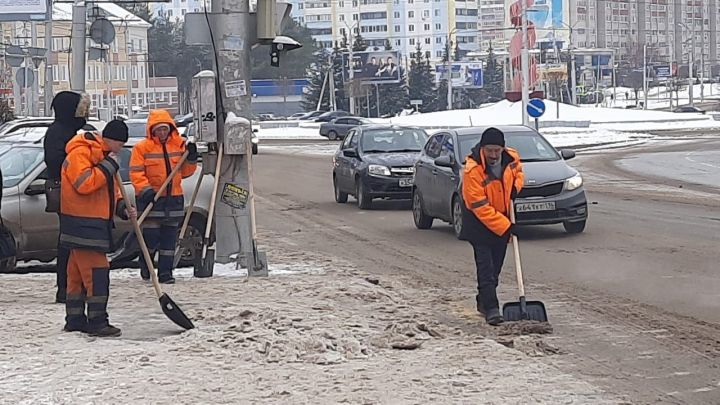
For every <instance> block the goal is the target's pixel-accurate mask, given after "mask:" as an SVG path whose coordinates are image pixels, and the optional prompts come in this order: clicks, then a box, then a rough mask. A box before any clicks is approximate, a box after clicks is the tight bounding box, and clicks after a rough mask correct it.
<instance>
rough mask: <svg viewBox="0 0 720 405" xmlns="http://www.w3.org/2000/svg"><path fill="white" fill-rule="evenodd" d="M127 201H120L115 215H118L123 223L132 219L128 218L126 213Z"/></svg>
mask: <svg viewBox="0 0 720 405" xmlns="http://www.w3.org/2000/svg"><path fill="white" fill-rule="evenodd" d="M125 207H127V206H126V205H125V200H118V202H117V206H116V207H115V215H117V217H118V218H120V219H122V220H123V221H127V220H128V219H130V217H128V215H127V212H126V211H125Z"/></svg>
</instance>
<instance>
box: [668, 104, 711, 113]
mask: <svg viewBox="0 0 720 405" xmlns="http://www.w3.org/2000/svg"><path fill="white" fill-rule="evenodd" d="M674 112H676V113H698V114H705V110H701V109H699V108H697V107H695V106H692V105H684V106H682V107H678V108H676V109H675V111H674Z"/></svg>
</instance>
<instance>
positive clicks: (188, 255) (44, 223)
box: [0, 134, 212, 271]
mask: <svg viewBox="0 0 720 405" xmlns="http://www.w3.org/2000/svg"><path fill="white" fill-rule="evenodd" d="M43 137H44V134H42V135H40V136H38V137H37V138H36V139H34V140H29V139H27V137H20V138H16V137H15V136H8V137H6V138H5V139H2V140H0V169H1V170H2V173H3V194H2V210H1V211H0V214H2V218H3V223H4V225H5V227H6V228H7V229H8V230H9V231H10V233H11V234H12V236H13V238H14V242H15V246H16V247H17V254H16V260H18V261H19V260H39V261H42V262H48V261H51V260H53V259H55V257H56V255H57V252H56V248H57V238H58V229H59V228H58V217H57V215H56V214H55V213H48V212H45V179H46V176H47V174H46V170H45V162H44V161H43V148H42V139H43ZM137 141H138V140H137V138H135V139H130V141H129V142H128V143H127V145H126V147H125V148H124V149H123V150H122V152H121V154H120V157H121V159H120V175H121V177H122V179H123V181H124V182H123V187H125V189H126V190H127V192H128V195H130V196H131V197H130V198H134V195H135V192H134V190H133V187H132V184H131V183H130V181H129V162H130V153H131V148H132V145H134V144H135V143H137ZM201 171H202V169H201V168H198V169H197V171H196V172H195V174H194V175H193V176H191V177H188V178H186V179H183V181H182V185H183V189H184V193H185V201H186V202H188V201H190V194H191V193H192V191H193V189H194V188H195V185H196V184H197V181H198V176H199V175H200V173H201ZM211 190H212V178H211V176H205V177H204V178H203V183H202V185H201V187H200V194H199V195H198V198H197V199H196V202H195V205H194V206H193V207H187V208H188V209H192V210H193V213H192V215H191V217H190V225H189V226H188V231H187V234H186V235H187V236H186V238H184V239H183V240H182V241H181V246H183V256H182V260H181V266H191V265H192V260H193V256H194V254H195V251H194V249H191V248H190V247H192V246H196V245H199V244H200V243H201V241H202V237H203V235H204V232H205V224H206V223H207V208H208V201H210V194H211ZM115 225H116V228H115V229H114V230H113V236H114V239H115V246H116V247H118V248H120V247H122V246H123V243H124V240H125V239H126V238H127V237H128V236H129V235H130V234H131V233H132V226H131V224H130V222H129V221H122V220H120V219H118V218H115ZM137 254H138V251H137V250H135V251H123V252H122V254H120V255H111V257H113V256H115V257H113V262H115V263H118V262H122V263H124V262H127V261H129V260H133V259H135V258H136V257H137ZM14 265H15V262H14V261H13V262H12V263H10V265H9V266H6V268H4V269H0V271H12V270H13V268H14Z"/></svg>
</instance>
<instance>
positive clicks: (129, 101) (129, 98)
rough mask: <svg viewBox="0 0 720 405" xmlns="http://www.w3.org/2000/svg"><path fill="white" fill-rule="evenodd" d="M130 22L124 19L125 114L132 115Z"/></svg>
mask: <svg viewBox="0 0 720 405" xmlns="http://www.w3.org/2000/svg"><path fill="white" fill-rule="evenodd" d="M129 25H130V22H129V21H125V57H126V58H127V72H125V74H126V75H127V95H126V97H127V116H128V118H130V117H132V115H133V112H132V100H133V98H132V61H131V60H130V26H129ZM138 79H139V77H138Z"/></svg>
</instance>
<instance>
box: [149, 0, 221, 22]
mask: <svg viewBox="0 0 720 405" xmlns="http://www.w3.org/2000/svg"><path fill="white" fill-rule="evenodd" d="M148 4H149V5H150V11H151V12H152V14H153V16H155V17H158V16H160V15H163V16H165V17H167V18H170V19H178V20H183V19H184V18H185V14H187V13H197V12H200V11H203V10H204V9H205V7H207V10H208V11H209V10H210V1H209V0H172V1H170V2H167V3H148Z"/></svg>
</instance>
